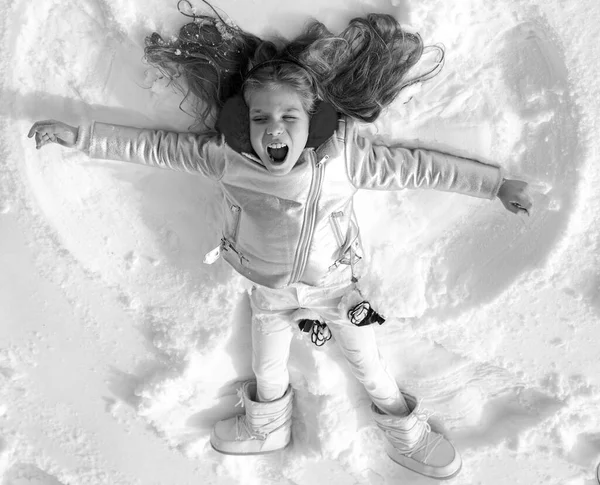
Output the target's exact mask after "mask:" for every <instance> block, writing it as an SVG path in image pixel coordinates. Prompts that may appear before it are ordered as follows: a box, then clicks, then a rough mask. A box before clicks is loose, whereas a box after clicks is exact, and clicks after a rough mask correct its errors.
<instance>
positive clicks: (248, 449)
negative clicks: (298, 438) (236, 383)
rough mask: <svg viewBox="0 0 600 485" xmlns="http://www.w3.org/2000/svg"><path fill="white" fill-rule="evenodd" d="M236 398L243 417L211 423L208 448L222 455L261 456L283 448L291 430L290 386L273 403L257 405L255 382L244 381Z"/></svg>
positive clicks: (258, 403) (288, 439) (286, 443)
mask: <svg viewBox="0 0 600 485" xmlns="http://www.w3.org/2000/svg"><path fill="white" fill-rule="evenodd" d="M238 395H239V396H240V403H238V404H241V405H242V406H243V407H245V408H246V414H240V415H238V416H234V417H233V418H229V419H225V420H223V421H219V422H218V423H217V424H215V426H214V428H213V430H212V433H211V435H210V444H211V445H212V447H213V448H214V449H215V450H216V451H218V452H219V453H224V454H226V455H262V454H264V453H271V452H273V451H277V450H281V449H283V448H285V447H286V446H287V445H288V444H289V442H290V437H291V431H292V395H293V393H292V387H291V386H288V388H287V391H286V392H285V394H284V395H283V396H282V397H280V398H279V399H277V400H275V401H271V402H257V401H256V400H255V399H256V381H247V382H245V383H244V384H243V385H242V387H241V388H240V390H239V391H238Z"/></svg>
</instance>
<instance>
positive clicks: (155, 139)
mask: <svg viewBox="0 0 600 485" xmlns="http://www.w3.org/2000/svg"><path fill="white" fill-rule="evenodd" d="M77 148H78V149H79V150H81V151H82V152H84V153H86V154H87V155H89V156H90V157H91V158H99V159H104V160H119V161H123V162H132V163H139V164H142V165H148V166H151V167H159V168H168V169H171V170H180V171H185V172H189V173H196V174H202V175H204V176H206V177H208V178H211V179H213V180H218V179H220V178H221V177H222V176H223V173H224V171H225V163H226V157H225V154H224V152H225V142H224V140H223V137H222V136H219V135H199V134H196V133H176V132H170V131H164V130H147V129H141V128H133V127H129V126H120V125H109V124H106V123H98V122H95V123H92V124H91V125H88V126H80V127H79V134H78V138H77Z"/></svg>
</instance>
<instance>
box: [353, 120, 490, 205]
mask: <svg viewBox="0 0 600 485" xmlns="http://www.w3.org/2000/svg"><path fill="white" fill-rule="evenodd" d="M349 121H350V123H347V128H346V167H347V171H348V176H349V178H350V181H351V182H352V184H353V185H354V186H355V187H356V188H359V189H375V190H399V189H416V188H430V189H437V190H442V191H447V192H458V193H460V194H465V195H470V196H473V197H481V198H488V199H493V198H494V197H496V195H497V194H498V190H499V188H500V185H502V173H501V170H500V168H499V167H496V166H494V165H488V164H485V163H482V162H478V161H476V160H471V159H468V158H462V157H457V156H454V155H449V154H446V153H442V152H438V151H433V150H423V149H409V148H405V147H402V146H389V147H388V146H384V145H378V144H374V143H371V141H370V140H368V139H367V138H364V137H362V136H360V135H359V134H358V132H357V129H356V128H355V127H354V126H353V125H354V122H352V121H351V120H349Z"/></svg>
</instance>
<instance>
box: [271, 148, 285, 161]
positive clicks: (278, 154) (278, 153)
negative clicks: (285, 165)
mask: <svg viewBox="0 0 600 485" xmlns="http://www.w3.org/2000/svg"><path fill="white" fill-rule="evenodd" d="M269 152H270V153H271V156H272V157H273V158H274V159H275V160H276V161H277V162H281V161H282V160H283V159H284V158H285V156H286V155H287V152H288V149H287V147H285V148H270V149H269Z"/></svg>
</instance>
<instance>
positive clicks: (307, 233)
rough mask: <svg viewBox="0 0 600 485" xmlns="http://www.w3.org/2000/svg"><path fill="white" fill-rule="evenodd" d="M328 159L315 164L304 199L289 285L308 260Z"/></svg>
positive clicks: (325, 158) (294, 281)
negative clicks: (304, 203) (302, 217)
mask: <svg viewBox="0 0 600 485" xmlns="http://www.w3.org/2000/svg"><path fill="white" fill-rule="evenodd" d="M328 159H329V155H325V156H324V157H323V158H322V159H321V160H320V161H319V162H316V163H315V169H314V171H313V178H312V183H311V186H310V189H309V191H308V197H307V199H306V210H305V211H304V221H302V229H301V230H300V239H299V241H298V248H297V249H296V257H295V259H294V265H293V266H292V273H291V275H290V284H292V283H296V282H297V281H298V280H299V279H300V276H301V275H302V273H303V272H304V269H305V268H306V262H307V260H308V250H309V249H310V243H311V242H312V238H313V234H314V231H315V220H316V216H317V202H318V200H319V196H320V195H321V187H322V185H323V163H324V162H326V161H327V160H328Z"/></svg>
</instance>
